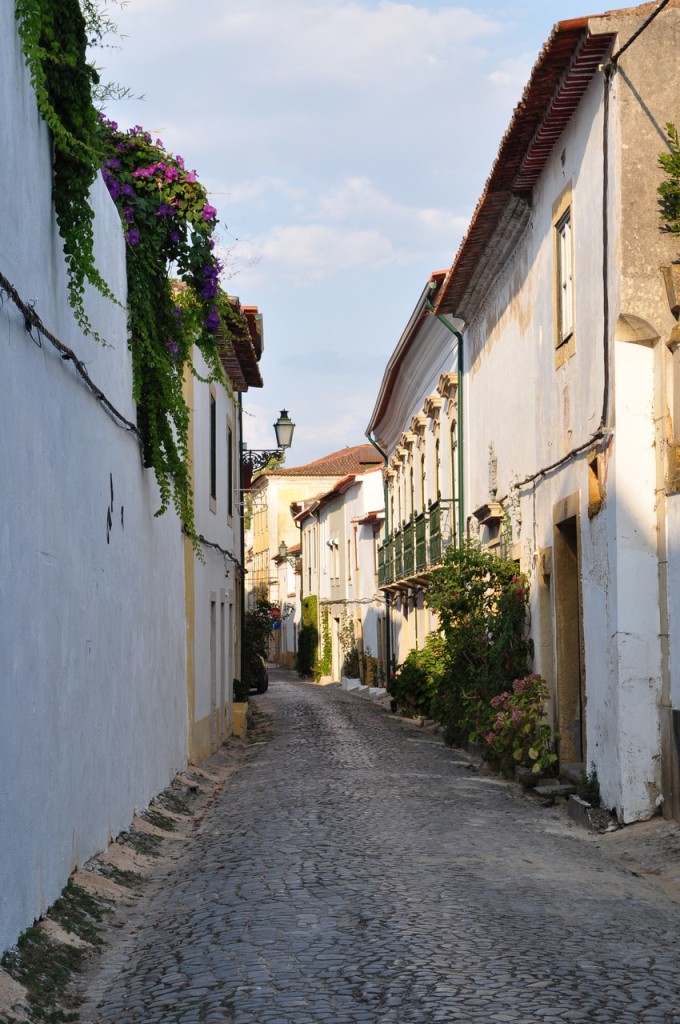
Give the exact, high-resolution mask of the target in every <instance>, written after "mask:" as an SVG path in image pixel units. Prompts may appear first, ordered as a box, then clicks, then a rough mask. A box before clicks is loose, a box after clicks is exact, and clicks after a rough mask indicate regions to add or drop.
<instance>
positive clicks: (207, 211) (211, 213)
mask: <svg viewBox="0 0 680 1024" xmlns="http://www.w3.org/2000/svg"><path fill="white" fill-rule="evenodd" d="M201 212H202V214H203V220H214V219H215V217H216V216H217V210H216V209H215V207H214V206H209V205H208V203H206V204H205V206H204V207H203V210H202V211H201Z"/></svg>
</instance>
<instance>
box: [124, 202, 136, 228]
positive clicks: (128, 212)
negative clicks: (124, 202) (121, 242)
mask: <svg viewBox="0 0 680 1024" xmlns="http://www.w3.org/2000/svg"><path fill="white" fill-rule="evenodd" d="M123 217H124V219H125V221H126V222H127V223H128V224H132V222H133V220H134V219H135V211H134V210H133V209H132V207H131V206H126V207H125V209H124V210H123Z"/></svg>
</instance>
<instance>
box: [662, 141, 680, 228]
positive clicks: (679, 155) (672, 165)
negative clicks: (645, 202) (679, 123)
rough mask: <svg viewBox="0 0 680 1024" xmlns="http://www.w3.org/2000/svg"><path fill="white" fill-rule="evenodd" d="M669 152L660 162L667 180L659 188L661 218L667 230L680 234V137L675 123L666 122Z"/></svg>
mask: <svg viewBox="0 0 680 1024" xmlns="http://www.w3.org/2000/svg"><path fill="white" fill-rule="evenodd" d="M666 135H667V137H668V146H669V149H670V152H669V153H662V154H661V155H660V157H659V164H660V165H661V167H662V168H663V170H664V171H665V173H666V176H667V177H666V180H665V181H662V182H661V184H660V185H659V188H658V193H659V207H660V209H661V219H662V220H663V221H665V222H666V230H667V231H672V232H673V233H674V234H676V235H677V234H680V137H678V129H677V128H676V127H675V125H674V124H672V123H671V122H668V124H666Z"/></svg>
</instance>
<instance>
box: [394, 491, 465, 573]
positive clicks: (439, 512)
mask: <svg viewBox="0 0 680 1024" xmlns="http://www.w3.org/2000/svg"><path fill="white" fill-rule="evenodd" d="M455 510H456V509H455V502H454V501H453V500H452V499H450V498H440V499H439V501H436V502H434V504H432V505H430V506H429V508H428V509H427V511H426V512H420V513H418V514H417V515H415V516H413V517H412V518H411V520H410V521H409V522H408V523H405V524H404V526H403V527H402V528H401V529H399V530H395V531H394V533H393V534H392V536H391V537H390V539H389V540H387V541H385V542H384V543H383V544H381V545H380V546H379V547H378V585H379V586H380V587H389V586H393V585H394V584H398V583H400V582H402V581H407V580H409V579H412V578H413V577H415V576H422V575H423V574H426V573H427V572H428V571H429V570H430V569H433V568H435V567H436V566H438V565H441V563H442V561H443V560H444V554H445V552H446V549H447V548H448V547H449V546H450V545H451V544H454V543H455V541H456V529H455Z"/></svg>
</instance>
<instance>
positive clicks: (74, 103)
mask: <svg viewBox="0 0 680 1024" xmlns="http://www.w3.org/2000/svg"><path fill="white" fill-rule="evenodd" d="M87 7H88V15H89V17H88V21H87V22H86V19H85V17H84V16H83V12H82V10H81V7H80V3H79V2H78V0H60V2H59V3H58V4H56V3H54V0H15V7H14V12H15V17H16V19H17V23H18V30H19V37H20V39H21V46H22V51H23V54H24V59H25V61H26V65H27V67H28V70H29V73H30V76H31V83H32V85H33V90H34V92H35V96H36V100H37V102H38V110H39V111H40V115H41V117H42V118H43V120H44V121H45V123H46V124H47V126H48V127H49V129H50V132H51V135H52V143H53V147H54V157H53V181H52V198H53V201H54V209H55V215H56V218H57V224H58V226H59V233H60V235H61V237H62V240H63V248H64V257H65V260H66V268H67V274H68V288H69V300H70V304H71V308H72V309H73V313H74V316H75V318H76V320H77V322H78V324H79V326H80V327H81V329H82V330H83V331H84V332H85V333H86V334H87V333H90V334H96V332H94V331H93V330H92V327H91V325H90V321H89V318H88V316H87V313H86V312H85V305H84V295H85V283H86V281H89V282H90V284H92V285H94V286H95V287H96V288H97V289H98V290H99V291H100V292H101V293H102V294H104V295H106V296H107V297H108V298H110V299H113V294H112V292H111V290H110V288H109V287H108V285H107V284H106V282H105V281H104V279H103V277H102V276H101V274H100V273H99V271H98V270H97V268H96V266H95V260H94V235H93V220H94V213H93V211H92V208H91V206H90V204H89V192H90V188H91V186H92V183H93V182H94V180H95V178H96V177H97V174H98V173H99V169H100V167H101V162H102V155H101V145H100V140H99V134H98V118H97V112H96V110H95V108H94V105H93V103H92V90H93V88H94V87H95V86H96V84H97V83H98V81H99V76H98V74H97V71H96V69H95V68H94V66H93V65H92V64H90V63H89V62H88V60H87V57H86V49H87V45H88V42H93V41H96V39H97V38H100V35H101V33H102V32H103V31H104V26H103V23H102V22H101V21H100V20H98V18H97V15H96V8H95V7H94V5H93V4H92V3H89V4H88V5H87ZM88 27H89V30H90V38H89V39H88ZM97 337H98V335H97Z"/></svg>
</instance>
